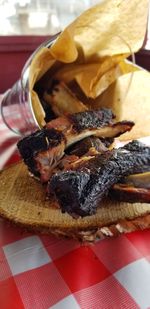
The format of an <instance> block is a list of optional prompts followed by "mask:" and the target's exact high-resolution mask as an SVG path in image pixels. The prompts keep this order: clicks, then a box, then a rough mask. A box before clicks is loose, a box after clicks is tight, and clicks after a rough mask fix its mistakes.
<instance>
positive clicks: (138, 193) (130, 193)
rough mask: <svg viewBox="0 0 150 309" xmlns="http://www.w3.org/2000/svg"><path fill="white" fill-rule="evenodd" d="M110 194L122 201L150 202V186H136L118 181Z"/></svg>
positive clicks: (111, 196)
mask: <svg viewBox="0 0 150 309" xmlns="http://www.w3.org/2000/svg"><path fill="white" fill-rule="evenodd" d="M109 196H110V198H111V199H115V200H117V201H120V202H122V201H123V202H129V203H150V188H139V187H137V188H136V187H134V186H127V185H125V184H121V183H118V184H115V185H114V186H113V188H112V189H111V190H110V192H109Z"/></svg>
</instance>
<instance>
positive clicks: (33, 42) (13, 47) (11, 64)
mask: <svg viewBox="0 0 150 309" xmlns="http://www.w3.org/2000/svg"><path fill="white" fill-rule="evenodd" d="M49 38H50V36H0V68H1V70H0V71H1V74H0V93H3V92H5V91H6V90H7V89H8V88H10V87H12V85H13V84H14V83H15V82H16V81H17V80H18V78H19V77H20V73H21V70H22V68H23V66H24V64H25V62H26V61H27V59H28V58H29V56H30V55H31V54H32V53H33V52H34V50H35V49H36V48H37V47H38V46H39V45H40V44H41V43H43V42H44V41H46V40H47V39H49Z"/></svg>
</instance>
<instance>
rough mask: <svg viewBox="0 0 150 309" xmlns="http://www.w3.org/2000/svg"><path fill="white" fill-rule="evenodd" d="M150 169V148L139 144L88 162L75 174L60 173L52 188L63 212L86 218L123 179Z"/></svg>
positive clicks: (127, 146) (75, 171)
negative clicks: (148, 167) (143, 169)
mask: <svg viewBox="0 0 150 309" xmlns="http://www.w3.org/2000/svg"><path fill="white" fill-rule="evenodd" d="M148 165H150V147H146V146H145V145H143V144H142V143H139V142H137V141H134V142H131V143H129V144H128V145H126V146H125V147H122V148H119V149H113V150H110V151H107V152H105V153H103V154H98V155H96V156H95V157H92V158H90V157H89V160H86V161H85V162H84V163H83V164H82V165H80V166H79V167H78V168H77V169H76V170H69V171H64V172H60V173H57V174H55V175H53V176H52V178H51V180H50V183H49V186H50V190H52V191H53V192H54V194H55V196H56V198H57V200H58V202H59V204H60V205H61V208H62V211H63V212H68V213H69V214H71V215H72V216H87V215H92V214H94V213H95V212H96V209H97V207H98V206H100V202H101V201H102V199H103V197H104V196H106V195H107V194H108V191H109V190H110V188H111V187H112V186H113V185H114V184H115V183H117V182H118V181H119V180H120V179H121V178H122V177H123V176H127V175H130V174H133V173H138V172H141V171H142V168H144V167H145V166H148Z"/></svg>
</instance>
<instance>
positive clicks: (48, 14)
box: [0, 0, 100, 35]
mask: <svg viewBox="0 0 150 309" xmlns="http://www.w3.org/2000/svg"><path fill="white" fill-rule="evenodd" d="M99 2H100V0H0V35H48V34H54V33H56V32H58V31H60V30H62V29H64V28H65V27H66V26H67V25H68V24H69V23H70V22H71V21H73V20H74V19H75V18H76V17H77V16H78V15H80V14H81V13H82V12H83V11H84V10H86V9H88V8H89V7H91V6H93V5H94V4H97V3H99Z"/></svg>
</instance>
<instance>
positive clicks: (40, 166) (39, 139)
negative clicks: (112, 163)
mask: <svg viewBox="0 0 150 309" xmlns="http://www.w3.org/2000/svg"><path fill="white" fill-rule="evenodd" d="M113 118H114V115H113V114H112V112H111V110H109V109H99V110H97V111H86V112H81V113H76V114H68V115H66V116H62V117H58V118H56V119H54V120H52V121H50V122H48V123H47V124H46V126H45V127H44V128H43V129H41V130H39V131H37V132H35V133H33V134H31V135H30V136H28V137H25V138H24V139H23V140H21V141H19V143H18V148H19V151H20V153H21V155H22V156H23V158H24V161H25V163H26V164H27V165H28V166H29V170H30V171H31V172H32V173H33V174H35V175H36V176H40V178H41V181H43V182H45V181H48V180H49V178H50V176H51V173H52V170H53V168H54V167H55V166H57V164H58V162H59V161H60V159H61V158H62V157H63V155H64V153H65V149H67V148H68V147H69V146H71V145H72V144H74V143H76V142H78V141H80V140H81V139H84V138H85V137H88V136H92V135H94V136H97V137H102V138H113V137H116V136H119V135H120V134H122V133H124V132H126V131H128V130H131V128H132V127H133V125H134V123H133V122H131V121H122V122H114V121H113Z"/></svg>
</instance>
